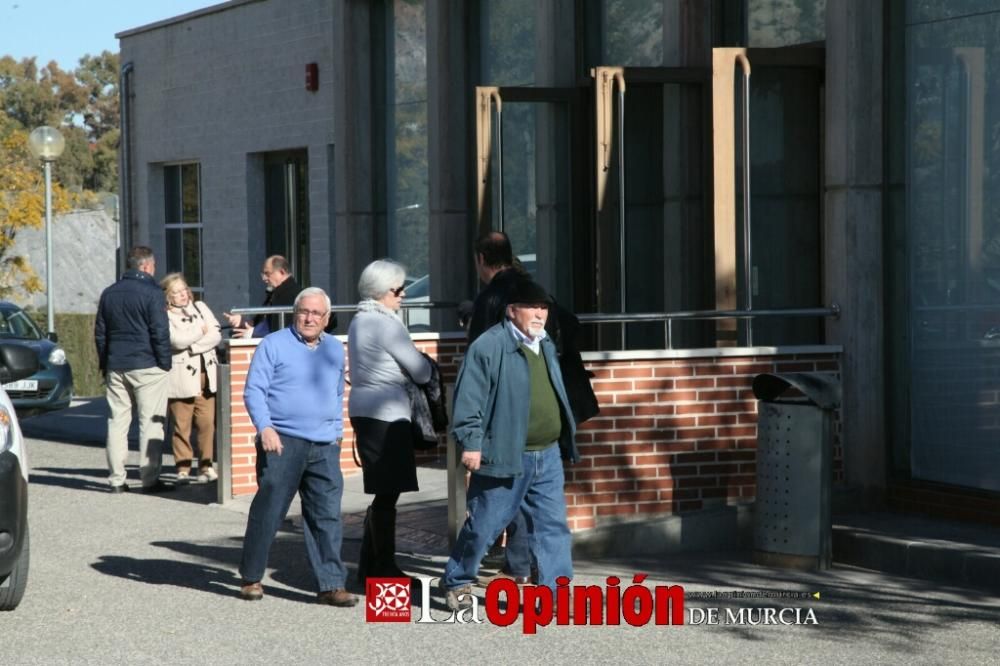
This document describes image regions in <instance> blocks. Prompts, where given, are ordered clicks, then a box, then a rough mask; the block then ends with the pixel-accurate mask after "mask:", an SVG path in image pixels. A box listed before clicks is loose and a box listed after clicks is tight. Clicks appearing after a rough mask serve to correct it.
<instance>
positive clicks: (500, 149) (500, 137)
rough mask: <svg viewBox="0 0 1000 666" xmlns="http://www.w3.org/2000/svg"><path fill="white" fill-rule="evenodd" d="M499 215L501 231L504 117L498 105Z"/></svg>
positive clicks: (501, 229) (502, 229) (501, 228)
mask: <svg viewBox="0 0 1000 666" xmlns="http://www.w3.org/2000/svg"><path fill="white" fill-rule="evenodd" d="M497 206H498V210H497V217H499V218H500V231H504V232H505V229H504V228H503V117H502V116H501V112H500V107H499V106H498V107H497Z"/></svg>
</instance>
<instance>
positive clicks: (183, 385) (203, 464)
mask: <svg viewBox="0 0 1000 666" xmlns="http://www.w3.org/2000/svg"><path fill="white" fill-rule="evenodd" d="M160 286H161V287H163V292H164V294H165V295H166V298H167V318H168V319H169V320H170V347H171V350H172V352H173V364H172V366H171V368H170V377H169V382H168V385H169V388H168V393H167V398H168V402H167V406H168V410H169V412H170V420H171V422H172V424H173V431H174V435H173V449H174V464H175V465H176V467H177V480H178V481H180V482H185V481H189V480H190V479H191V467H192V463H193V460H194V449H193V447H192V442H191V430H192V424H193V425H194V427H195V428H197V430H198V481H201V482H208V481H215V480H216V479H218V478H219V475H218V474H217V473H216V471H215V468H214V467H213V466H212V456H213V453H214V440H215V391H216V374H217V372H216V370H217V365H218V361H217V359H216V357H215V347H216V346H217V345H218V344H219V341H221V340H222V334H221V332H220V330H219V322H218V320H216V318H215V315H213V314H212V310H211V309H209V307H208V306H207V305H205V304H204V303H198V302H197V301H195V300H194V297H193V295H192V294H191V290H190V289H189V288H188V285H187V282H185V281H184V276H183V275H181V274H180V273H171V274H169V275H167V276H166V277H165V278H163V280H162V281H161V282H160Z"/></svg>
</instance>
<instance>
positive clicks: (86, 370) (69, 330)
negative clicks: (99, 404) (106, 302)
mask: <svg viewBox="0 0 1000 666" xmlns="http://www.w3.org/2000/svg"><path fill="white" fill-rule="evenodd" d="M30 314H31V316H32V317H33V318H34V320H35V321H36V322H38V327H39V328H40V329H42V331H45V330H46V329H47V327H48V322H46V320H45V312H44V311H32V312H31V313H30ZM55 324H56V334H57V335H58V336H59V346H60V347H62V348H63V349H64V350H66V356H67V357H68V358H69V362H70V365H71V366H72V367H73V394H74V395H77V396H80V397H84V398H89V397H93V396H100V395H104V380H103V378H102V377H101V371H100V370H99V369H98V366H97V348H96V347H95V346H94V315H84V314H59V313H56V322H55Z"/></svg>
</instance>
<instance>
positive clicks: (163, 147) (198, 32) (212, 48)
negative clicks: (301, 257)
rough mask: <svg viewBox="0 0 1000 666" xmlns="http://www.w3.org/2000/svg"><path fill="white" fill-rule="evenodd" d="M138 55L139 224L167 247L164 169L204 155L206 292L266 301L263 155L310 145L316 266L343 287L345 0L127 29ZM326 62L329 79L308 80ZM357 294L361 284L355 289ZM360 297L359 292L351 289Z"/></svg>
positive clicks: (238, 7) (272, 5)
mask: <svg viewBox="0 0 1000 666" xmlns="http://www.w3.org/2000/svg"><path fill="white" fill-rule="evenodd" d="M119 38H120V40H121V61H122V63H123V64H124V63H131V65H132V68H133V69H132V74H131V77H132V78H131V83H132V92H133V95H132V97H131V98H130V100H129V103H130V104H131V118H132V122H131V125H130V129H131V132H132V136H131V145H132V146H133V150H132V155H131V163H132V165H133V166H132V169H131V171H132V174H131V176H132V182H131V189H132V197H133V209H132V219H131V224H132V231H133V239H134V242H135V243H137V244H149V245H150V246H151V247H153V249H154V250H155V251H156V252H157V254H158V256H161V257H162V255H163V252H164V248H165V234H164V216H165V212H164V178H163V167H164V166H165V165H168V164H173V163H180V162H197V163H198V164H200V169H201V171H200V178H201V219H202V224H203V229H202V238H201V252H202V270H203V271H204V285H205V291H204V298H205V301H206V302H207V303H209V304H210V305H211V306H212V307H213V309H214V310H215V311H216V312H217V313H218V312H222V311H223V310H228V309H229V308H231V307H239V306H248V305H257V304H259V303H260V302H261V300H262V299H263V296H264V289H263V284H262V283H261V280H260V278H259V274H258V273H259V269H260V265H261V262H262V261H263V259H264V258H265V254H264V252H265V250H264V241H263V236H264V229H263V213H262V211H261V210H260V205H261V203H262V201H263V193H262V188H263V181H264V174H263V160H262V154H263V153H268V152H274V151H284V150H291V149H299V150H302V149H304V150H305V151H306V152H307V155H308V165H309V166H308V191H309V237H310V255H309V261H310V267H311V270H310V275H309V276H297V277H299V280H300V282H302V283H303V284H306V283H308V284H312V285H315V286H319V287H323V288H324V289H327V290H328V291H330V292H331V293H333V294H336V293H337V292H338V291H339V290H338V289H337V287H336V285H335V283H334V271H333V262H332V261H331V256H332V254H333V241H334V239H333V225H332V224H331V220H332V218H333V215H332V201H333V196H332V181H333V168H332V163H331V156H332V154H333V150H332V144H333V142H334V138H333V134H334V85H333V68H332V66H331V63H332V62H333V56H334V54H333V3H331V2H328V1H326V0H295V1H294V2H281V3H277V2H262V1H259V0H240V1H236V2H230V3H225V4H223V5H218V6H215V7H211V8H208V9H205V10H201V11H199V12H193V13H191V14H189V15H186V17H181V18H179V19H172V20H170V21H164V22H162V23H161V24H155V25H153V26H146V27H143V28H136V29H134V30H130V31H126V32H123V33H121V34H119ZM308 63H317V64H318V68H319V88H318V90H316V91H314V92H310V91H307V90H306V89H305V67H306V65H307V64H308ZM350 291H351V292H352V291H353V289H351V290H350ZM346 296H348V297H349V298H350V299H353V294H350V293H348V294H346Z"/></svg>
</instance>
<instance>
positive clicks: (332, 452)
mask: <svg viewBox="0 0 1000 666" xmlns="http://www.w3.org/2000/svg"><path fill="white" fill-rule="evenodd" d="M280 437H281V444H282V447H283V450H282V453H281V455H278V454H277V453H270V452H269V453H264V456H265V459H264V460H263V461H262V462H263V464H262V465H261V464H258V470H259V473H258V477H257V483H258V488H257V495H256V496H255V497H254V498H253V502H252V503H251V504H250V515H249V516H248V517H247V531H246V535H245V536H244V537H243V559H242V560H241V561H240V576H242V577H243V580H244V581H247V582H257V581H259V580H260V579H262V578H263V577H264V570H265V569H266V568H267V555H268V552H270V550H271V544H272V543H274V537H275V535H276V534H277V533H278V527H280V525H281V521H283V520H284V519H285V516H286V515H287V514H288V507H289V506H290V505H291V503H292V498H294V497H295V493H296V491H297V492H298V493H299V497H300V499H301V501H302V518H303V521H304V524H303V530H302V531H303V532H304V534H305V541H306V554H307V555H308V556H309V564H310V565H311V566H312V570H313V574H314V575H315V576H316V583H317V586H318V588H319V591H321V592H325V591H327V590H336V589H338V588H342V587H344V582H345V581H346V580H347V568H346V567H345V566H344V563H343V561H342V560H341V558H340V548H341V542H342V540H343V533H344V530H343V525H342V524H341V521H340V499H341V496H342V495H343V493H344V477H343V475H342V474H341V472H340V446H339V445H337V444H330V443H326V442H309V441H306V440H304V439H299V438H297V437H289V436H288V435H280Z"/></svg>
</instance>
